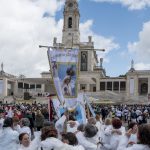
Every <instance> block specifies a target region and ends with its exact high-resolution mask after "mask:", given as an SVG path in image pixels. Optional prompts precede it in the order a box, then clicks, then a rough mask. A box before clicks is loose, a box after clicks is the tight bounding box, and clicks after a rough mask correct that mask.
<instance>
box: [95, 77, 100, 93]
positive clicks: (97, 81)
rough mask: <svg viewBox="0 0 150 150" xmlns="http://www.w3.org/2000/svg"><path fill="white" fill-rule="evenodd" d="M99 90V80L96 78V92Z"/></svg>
mask: <svg viewBox="0 0 150 150" xmlns="http://www.w3.org/2000/svg"><path fill="white" fill-rule="evenodd" d="M99 91H100V81H99V78H97V79H96V92H99Z"/></svg>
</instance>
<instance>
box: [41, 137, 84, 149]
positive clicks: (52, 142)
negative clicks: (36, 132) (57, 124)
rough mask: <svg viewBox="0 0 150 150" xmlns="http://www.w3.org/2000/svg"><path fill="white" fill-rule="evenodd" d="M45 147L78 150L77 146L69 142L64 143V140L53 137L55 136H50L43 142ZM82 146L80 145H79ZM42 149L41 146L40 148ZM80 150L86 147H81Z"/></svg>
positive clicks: (42, 145) (42, 144)
mask: <svg viewBox="0 0 150 150" xmlns="http://www.w3.org/2000/svg"><path fill="white" fill-rule="evenodd" d="M40 147H42V148H43V150H51V149H53V150H78V149H76V147H74V146H72V145H68V144H64V143H63V142H62V141H60V140H59V139H56V138H53V137H49V138H47V139H46V140H44V141H42V142H41V146H40ZM78 148H80V147H78ZM39 150H40V148H39ZM79 150H84V149H81V148H80V149H79Z"/></svg>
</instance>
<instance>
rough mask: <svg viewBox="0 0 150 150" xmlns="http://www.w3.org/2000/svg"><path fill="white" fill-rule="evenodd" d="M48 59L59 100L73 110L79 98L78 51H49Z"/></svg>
mask: <svg viewBox="0 0 150 150" xmlns="http://www.w3.org/2000/svg"><path fill="white" fill-rule="evenodd" d="M48 58H49V63H50V69H51V73H52V78H53V81H54V86H55V89H56V92H57V96H58V99H59V100H60V102H61V104H62V105H65V107H67V108H73V107H74V106H75V105H76V103H77V96H78V90H77V86H78V83H77V81H78V50H77V49H73V50H50V49H49V50H48Z"/></svg>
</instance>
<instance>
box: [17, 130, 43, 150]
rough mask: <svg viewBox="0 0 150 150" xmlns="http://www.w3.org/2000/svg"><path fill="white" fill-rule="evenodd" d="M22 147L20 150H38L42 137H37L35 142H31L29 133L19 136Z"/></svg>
mask: <svg viewBox="0 0 150 150" xmlns="http://www.w3.org/2000/svg"><path fill="white" fill-rule="evenodd" d="M19 141H20V147H19V149H18V150H38V148H39V142H40V137H36V138H35V139H34V140H33V141H31V140H30V137H29V134H28V133H21V134H20V135H19Z"/></svg>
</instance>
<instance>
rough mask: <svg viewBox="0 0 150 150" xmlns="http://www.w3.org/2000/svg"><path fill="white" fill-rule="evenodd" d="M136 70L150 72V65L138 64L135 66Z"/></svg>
mask: <svg viewBox="0 0 150 150" xmlns="http://www.w3.org/2000/svg"><path fill="white" fill-rule="evenodd" d="M135 69H136V70H150V63H149V64H144V63H142V62H141V63H136V64H135Z"/></svg>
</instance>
